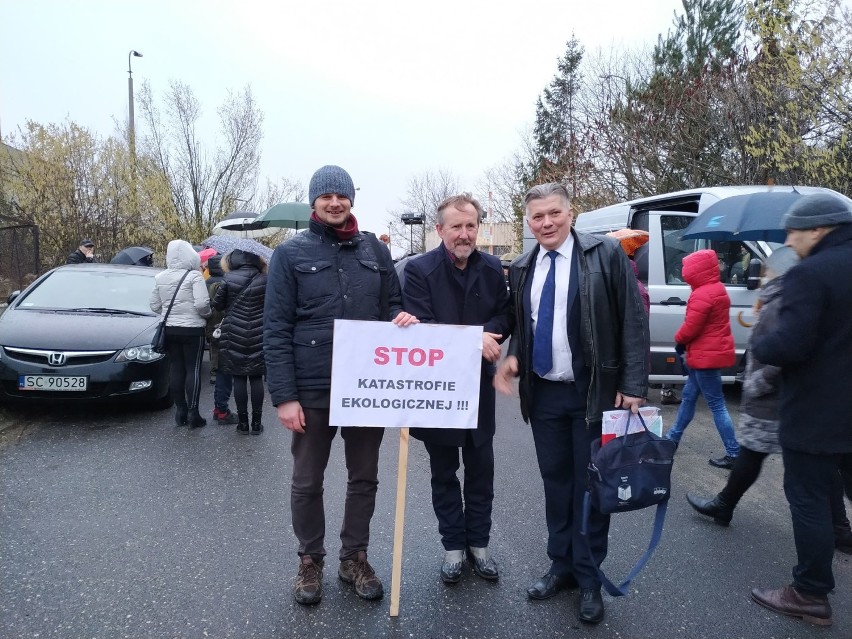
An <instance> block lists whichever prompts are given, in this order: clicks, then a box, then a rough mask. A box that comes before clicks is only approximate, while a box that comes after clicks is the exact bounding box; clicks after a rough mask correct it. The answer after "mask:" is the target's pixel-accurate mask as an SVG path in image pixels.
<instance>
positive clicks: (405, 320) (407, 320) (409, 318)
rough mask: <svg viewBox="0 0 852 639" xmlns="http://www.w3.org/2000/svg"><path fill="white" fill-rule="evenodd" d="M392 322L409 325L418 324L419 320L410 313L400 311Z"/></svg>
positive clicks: (398, 324)
mask: <svg viewBox="0 0 852 639" xmlns="http://www.w3.org/2000/svg"><path fill="white" fill-rule="evenodd" d="M393 323H394V324H396V325H397V326H411V325H412V324H419V323H420V320H419V319H417V318H416V317H414V315H412V314H411V313H406V312H405V311H400V313H399V315H397V316H396V317H394V318H393Z"/></svg>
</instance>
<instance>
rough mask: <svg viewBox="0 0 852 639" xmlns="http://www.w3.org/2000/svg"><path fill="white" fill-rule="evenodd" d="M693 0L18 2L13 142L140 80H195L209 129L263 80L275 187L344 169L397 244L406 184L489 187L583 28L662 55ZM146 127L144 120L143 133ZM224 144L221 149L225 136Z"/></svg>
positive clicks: (5, 52) (115, 115)
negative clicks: (29, 125)
mask: <svg viewBox="0 0 852 639" xmlns="http://www.w3.org/2000/svg"><path fill="white" fill-rule="evenodd" d="M680 8H681V3H680V0H593V1H591V2H589V1H588V0H561V1H536V0H526V1H525V2H520V1H518V0H515V1H514V2H503V3H500V2H495V1H493V0H488V1H486V0H473V1H466V0H429V1H428V2H418V1H416V0H408V1H405V0H397V1H391V0H372V1H371V0H361V1H354V0H348V1H346V0H326V1H323V0H301V1H299V2H292V1H288V0H284V1H279V2H273V1H272V0H268V1H267V2H259V1H256V0H241V1H240V2H215V1H210V0H204V1H203V2H202V1H198V0H169V1H165V0H137V1H136V2H127V1H125V0H100V1H94V0H91V1H80V0H2V3H0V130H2V134H3V136H4V139H5V137H6V136H7V135H8V134H9V133H10V132H13V131H16V130H17V129H18V127H20V126H22V125H23V124H24V122H25V121H26V120H27V119H32V120H35V121H37V122H41V123H45V124H46V123H50V122H60V121H62V120H63V119H65V118H66V117H68V118H70V119H72V120H74V121H75V122H78V123H80V124H82V125H84V126H87V127H90V128H92V129H94V130H95V131H97V132H98V133H101V134H103V135H109V134H112V133H114V132H115V124H114V123H115V121H116V120H118V121H121V122H125V121H126V119H127V57H128V52H129V51H130V50H131V49H136V50H138V51H140V52H141V53H142V54H143V55H144V57H142V58H133V79H134V83H135V84H136V86H137V87H138V86H139V85H140V84H141V83H142V82H143V81H148V82H149V83H150V84H151V85H152V88H153V89H154V91H155V92H156V93H160V92H162V91H163V90H164V89H165V88H166V87H167V85H168V81H169V80H170V79H178V80H181V81H183V82H185V83H187V84H189V85H190V86H191V87H192V89H193V90H194V92H195V94H196V96H197V97H198V98H199V100H200V102H201V104H202V106H203V107H204V109H205V115H204V117H205V118H206V121H205V122H204V129H205V130H212V129H213V127H215V125H216V109H217V107H218V106H219V105H220V104H221V103H222V101H223V100H224V98H225V96H226V94H227V91H228V90H229V89H239V88H241V87H243V86H245V85H246V84H250V85H251V88H252V91H253V93H254V96H255V99H256V101H257V104H258V106H259V108H260V109H261V110H262V111H263V113H264V116H265V121H264V133H265V135H264V140H263V143H262V161H261V175H262V176H268V177H270V178H271V179H273V180H277V179H278V178H280V177H288V178H291V179H297V180H300V181H301V182H302V183H303V184H304V185H305V186H307V183H308V181H309V180H310V176H311V174H312V173H313V171H314V170H316V169H317V168H318V167H320V166H322V165H323V164H339V165H341V166H343V167H344V168H345V169H346V170H347V171H349V173H350V174H351V175H352V177H353V179H354V181H355V185H356V186H357V187H359V188H360V190H359V191H358V194H357V197H356V201H355V208H354V211H355V213H356V214H357V216H358V218H359V220H360V221H361V227H362V228H363V229H365V230H372V231H375V232H378V233H381V232H382V231H383V230H385V229H386V228H387V218H388V217H389V215H388V211H389V210H394V209H400V201H401V200H402V199H404V198H405V191H406V186H407V182H408V179H409V178H410V177H411V176H412V175H415V174H419V173H422V172H424V171H426V170H437V169H447V170H449V171H451V172H452V173H454V174H455V175H457V176H458V177H459V179H460V181H461V186H462V187H463V188H466V189H468V190H474V189H475V188H476V185H477V182H478V181H479V180H480V179H481V177H482V175H483V173H484V171H485V170H486V169H488V168H489V167H491V166H494V165H497V164H499V163H500V162H501V161H503V160H504V159H505V158H507V157H509V156H511V155H512V153H513V152H514V151H515V150H516V149H517V148H519V146H520V140H521V134H522V132H523V131H524V130H526V129H527V128H528V127H529V126H530V125H531V123H532V121H533V119H534V115H535V101H536V98H537V97H538V95H539V93H540V92H541V90H542V89H543V88H544V87H545V86H546V85H547V83H548V82H549V81H550V80H551V78H552V77H553V75H554V73H555V72H556V62H557V58H559V57H560V56H562V55H563V54H564V52H565V45H566V42H567V41H568V40H569V39H570V37H571V34H572V32H573V33H575V34H576V36H577V38H578V39H579V40H580V42H581V43H582V44H583V46H585V47H586V49H587V51H589V52H592V51H595V50H597V49H598V48H602V49H609V48H615V49H619V50H624V49H631V50H635V49H638V48H641V47H643V46H651V45H653V43H654V42H656V39H657V35H658V34H659V33H665V32H666V31H667V30H668V29H669V28H670V26H671V25H672V18H673V15H674V11H675V10H676V9H680ZM138 126H139V122H138V117H137V127H138ZM209 142H210V143H211V145H212V144H214V143H215V140H209Z"/></svg>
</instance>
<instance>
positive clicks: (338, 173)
mask: <svg viewBox="0 0 852 639" xmlns="http://www.w3.org/2000/svg"><path fill="white" fill-rule="evenodd" d="M328 193H334V194H335V195H343V196H345V197H348V198H349V202H350V203H351V204H352V205H353V206H354V205H355V185H354V184H353V183H352V178H351V177H350V176H349V174H348V173H347V172H346V171H344V170H343V169H341V168H340V167H339V166H335V165H333V164H327V165H325V166H324V167H322V168H321V169H317V171H316V173H314V174H313V176H312V177H311V184H310V186H308V199H309V200H310V202H311V206H313V205H314V202H315V201H316V199H317V198H318V197H319V196H320V195H326V194H328Z"/></svg>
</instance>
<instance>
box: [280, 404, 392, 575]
mask: <svg viewBox="0 0 852 639" xmlns="http://www.w3.org/2000/svg"><path fill="white" fill-rule="evenodd" d="M303 410H304V413H305V433H304V434H301V433H293V440H292V443H291V445H290V450H291V452H292V453H293V483H292V486H291V489H290V510H291V514H292V518H293V532H294V533H295V534H296V538H297V539H298V540H299V555H310V556H311V557H314V558H315V559H317V560H319V559H322V558H323V557H325V554H326V553H325V506H324V503H323V480H324V477H325V469H326V466H328V457H329V454H330V453H331V442H332V441H333V440H334V436H335V434H336V433H337V428H332V427H330V426H329V425H328V409H327V408H326V409H317V408H303ZM384 434H385V429H384V428H342V429H341V431H340V436H341V437H342V438H343V446H344V454H345V456H346V470H347V471H348V475H349V479H348V481H347V484H346V503H345V506H344V512H343V525H342V526H341V529H340V542H341V547H340V558H341V559H345V558H347V557H349V556H351V555H353V554H355V553H356V552H358V551H359V550H364V551H366V550H367V547H368V546H369V544H370V520H371V519H372V518H373V511H374V510H375V508H376V491H377V489H378V486H379V477H378V475H379V448H380V447H381V444H382V437H384Z"/></svg>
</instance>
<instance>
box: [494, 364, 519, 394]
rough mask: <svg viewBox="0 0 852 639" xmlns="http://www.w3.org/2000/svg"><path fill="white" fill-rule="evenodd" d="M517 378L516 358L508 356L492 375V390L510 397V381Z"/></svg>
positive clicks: (511, 389) (511, 386) (511, 388)
mask: <svg viewBox="0 0 852 639" xmlns="http://www.w3.org/2000/svg"><path fill="white" fill-rule="evenodd" d="M517 376H518V358H517V357H515V356H514V355H509V357H507V358H506V359H504V360H503V363H502V364H500V366H499V367H497V373H496V374H495V375H494V388H496V389H497V390H498V391H499V392H501V393H503V394H504V395H511V394H512V391H513V385H512V379H513V378H515V377H517Z"/></svg>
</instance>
